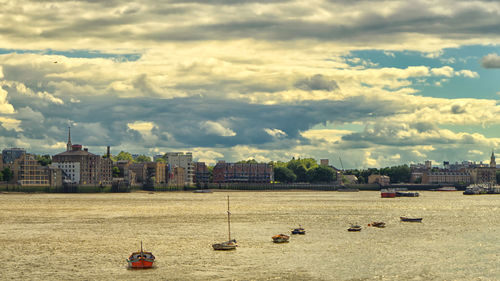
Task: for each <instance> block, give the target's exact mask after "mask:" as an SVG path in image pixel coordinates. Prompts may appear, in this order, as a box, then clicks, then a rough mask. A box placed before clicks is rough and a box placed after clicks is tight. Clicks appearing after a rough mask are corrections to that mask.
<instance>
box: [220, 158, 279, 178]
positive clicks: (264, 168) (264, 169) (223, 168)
mask: <svg viewBox="0 0 500 281" xmlns="http://www.w3.org/2000/svg"><path fill="white" fill-rule="evenodd" d="M273 180H274V173H273V166H272V165H270V164H250V163H226V162H224V161H219V163H217V165H215V167H214V170H213V182H215V183H238V182H239V183H246V182H248V183H269V182H271V181H273Z"/></svg>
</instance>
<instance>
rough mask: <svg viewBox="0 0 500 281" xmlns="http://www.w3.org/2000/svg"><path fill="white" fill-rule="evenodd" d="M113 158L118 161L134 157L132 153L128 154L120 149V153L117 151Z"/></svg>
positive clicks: (129, 159) (132, 159)
mask: <svg viewBox="0 0 500 281" xmlns="http://www.w3.org/2000/svg"><path fill="white" fill-rule="evenodd" d="M115 160H116V161H119V160H128V161H134V158H133V157H132V154H130V153H128V152H125V151H120V153H118V155H116V157H115Z"/></svg>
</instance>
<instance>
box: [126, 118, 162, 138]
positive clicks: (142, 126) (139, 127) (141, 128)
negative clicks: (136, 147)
mask: <svg viewBox="0 0 500 281" xmlns="http://www.w3.org/2000/svg"><path fill="white" fill-rule="evenodd" d="M127 126H128V127H129V128H130V129H132V130H135V131H138V132H140V133H141V134H143V135H146V134H150V133H151V130H152V129H153V128H154V127H155V124H154V123H153V122H146V121H136V122H134V123H128V124H127Z"/></svg>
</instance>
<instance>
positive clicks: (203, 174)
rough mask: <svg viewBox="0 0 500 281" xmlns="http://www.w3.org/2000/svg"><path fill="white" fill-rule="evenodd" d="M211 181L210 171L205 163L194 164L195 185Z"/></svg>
mask: <svg viewBox="0 0 500 281" xmlns="http://www.w3.org/2000/svg"><path fill="white" fill-rule="evenodd" d="M209 181H210V171H209V170H208V167H207V165H205V162H194V175H193V182H194V183H207V182H209Z"/></svg>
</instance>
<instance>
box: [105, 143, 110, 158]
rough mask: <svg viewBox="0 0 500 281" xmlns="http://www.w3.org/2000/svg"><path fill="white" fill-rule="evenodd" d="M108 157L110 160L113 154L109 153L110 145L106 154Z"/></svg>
mask: <svg viewBox="0 0 500 281" xmlns="http://www.w3.org/2000/svg"><path fill="white" fill-rule="evenodd" d="M106 157H107V158H108V159H109V158H111V153H109V145H108V150H107V152H106Z"/></svg>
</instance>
